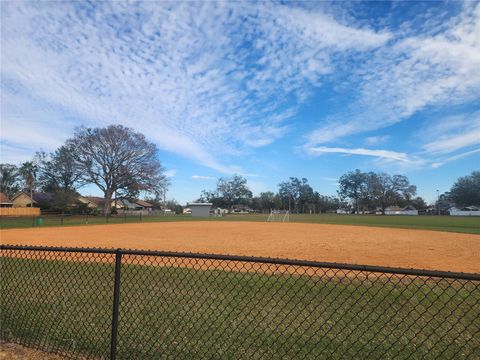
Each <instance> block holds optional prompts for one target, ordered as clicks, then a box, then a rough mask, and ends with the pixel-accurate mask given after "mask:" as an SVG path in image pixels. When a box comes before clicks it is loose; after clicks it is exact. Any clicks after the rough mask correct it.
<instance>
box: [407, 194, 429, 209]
mask: <svg viewBox="0 0 480 360" xmlns="http://www.w3.org/2000/svg"><path fill="white" fill-rule="evenodd" d="M410 204H411V205H412V206H413V207H414V208H415V209H417V210H422V209H426V208H427V207H428V205H427V203H426V202H425V199H423V198H422V197H420V196H417V197H416V198H413V199H411V200H410Z"/></svg>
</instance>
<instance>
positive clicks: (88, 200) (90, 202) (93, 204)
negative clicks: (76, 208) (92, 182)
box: [78, 196, 105, 211]
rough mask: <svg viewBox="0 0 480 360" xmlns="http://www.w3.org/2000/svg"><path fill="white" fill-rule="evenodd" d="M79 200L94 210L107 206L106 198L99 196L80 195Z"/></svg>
mask: <svg viewBox="0 0 480 360" xmlns="http://www.w3.org/2000/svg"><path fill="white" fill-rule="evenodd" d="M78 201H79V202H80V203H82V204H85V205H87V207H88V208H89V209H92V210H98V211H102V210H103V208H104V207H105V199H104V198H102V197H98V196H79V197H78Z"/></svg>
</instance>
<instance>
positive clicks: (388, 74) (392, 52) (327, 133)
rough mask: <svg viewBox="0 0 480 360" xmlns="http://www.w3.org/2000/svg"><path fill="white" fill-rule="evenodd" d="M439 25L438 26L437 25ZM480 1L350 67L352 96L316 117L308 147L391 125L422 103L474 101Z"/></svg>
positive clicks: (479, 74) (478, 80)
mask: <svg viewBox="0 0 480 360" xmlns="http://www.w3.org/2000/svg"><path fill="white" fill-rule="evenodd" d="M436 30H438V29H436ZM479 68H480V4H478V3H471V4H465V10H464V11H463V13H462V14H461V15H460V16H458V17H456V18H454V19H451V21H450V22H449V23H448V24H447V25H445V26H444V27H443V28H442V29H441V30H438V31H437V32H433V33H429V32H427V33H426V34H425V35H417V36H410V37H402V36H401V35H399V36H397V37H396V38H393V39H392V41H390V43H389V44H387V45H386V46H383V47H382V48H380V49H378V50H377V51H376V52H375V53H374V54H373V56H372V59H371V60H369V61H367V62H366V63H365V65H364V66H360V67H358V68H357V70H356V71H355V72H356V74H357V76H356V77H352V78H354V80H352V82H353V84H352V86H355V83H356V86H355V87H356V88H358V91H357V94H358V95H356V97H355V100H354V101H353V102H352V104H351V105H350V107H349V109H348V110H347V111H345V112H341V113H339V114H335V115H332V116H330V117H329V118H327V119H323V120H322V121H321V125H320V126H319V127H318V128H317V129H315V130H314V131H312V132H311V133H310V134H309V135H308V136H307V143H308V145H309V146H314V145H318V144H324V143H329V142H333V141H335V140H337V139H339V138H342V137H345V136H349V135H352V134H356V133H361V132H365V131H372V130H376V129H380V128H384V127H387V126H390V125H392V124H395V123H398V122H400V121H403V120H405V119H408V118H409V117H410V116H412V115H413V114H415V113H417V112H419V111H421V110H424V109H425V108H426V107H427V106H438V107H442V106H443V105H444V104H445V103H448V104H449V105H453V104H459V103H460V104H462V103H468V102H471V101H476V100H478V93H479V92H480V71H478V69H479Z"/></svg>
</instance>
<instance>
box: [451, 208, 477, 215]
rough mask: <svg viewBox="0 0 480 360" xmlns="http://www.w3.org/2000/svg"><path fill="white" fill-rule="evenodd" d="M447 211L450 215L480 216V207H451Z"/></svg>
mask: <svg viewBox="0 0 480 360" xmlns="http://www.w3.org/2000/svg"><path fill="white" fill-rule="evenodd" d="M448 212H449V214H450V215H451V216H480V207H478V206H466V207H463V208H461V209H459V208H456V207H451V208H450V209H448Z"/></svg>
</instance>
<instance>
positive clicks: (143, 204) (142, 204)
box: [135, 200, 153, 207]
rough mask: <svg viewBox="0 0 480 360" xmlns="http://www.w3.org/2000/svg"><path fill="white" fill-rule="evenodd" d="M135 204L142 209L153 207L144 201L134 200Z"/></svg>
mask: <svg viewBox="0 0 480 360" xmlns="http://www.w3.org/2000/svg"><path fill="white" fill-rule="evenodd" d="M135 203H136V204H138V205H140V206H143V207H153V205H152V204H150V203H149V202H146V201H144V200H135Z"/></svg>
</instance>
